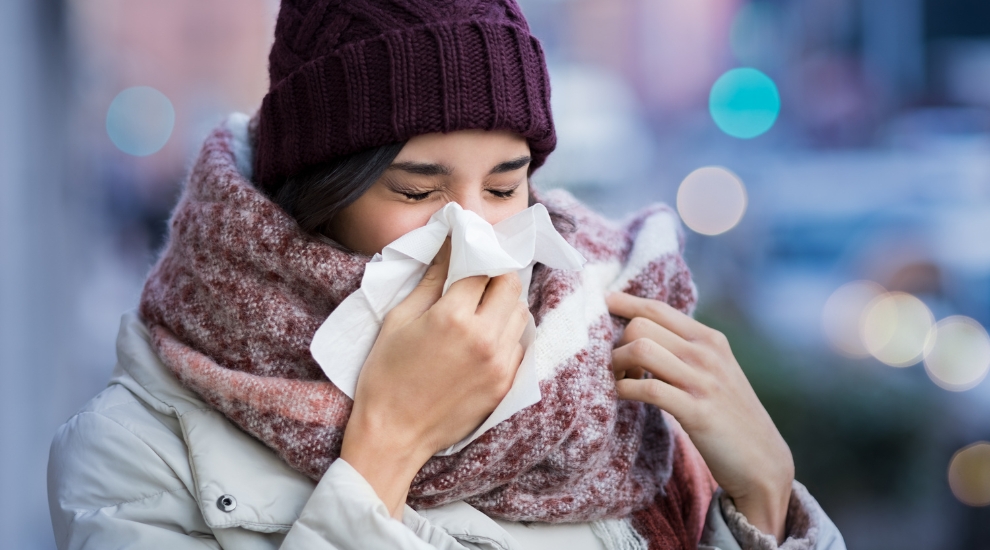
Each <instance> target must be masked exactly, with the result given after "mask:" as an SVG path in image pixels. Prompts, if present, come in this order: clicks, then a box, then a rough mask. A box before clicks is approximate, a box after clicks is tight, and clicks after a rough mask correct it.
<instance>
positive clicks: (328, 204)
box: [272, 142, 405, 237]
mask: <svg viewBox="0 0 990 550" xmlns="http://www.w3.org/2000/svg"><path fill="white" fill-rule="evenodd" d="M403 145H405V143H404V142H403V143H392V144H389V145H382V146H379V147H372V148H371V149H365V150H363V151H358V152H357V153H354V154H351V155H346V156H343V157H338V158H335V159H333V160H330V161H328V162H324V163H322V164H317V165H314V166H311V167H309V168H307V169H305V170H303V171H302V172H300V173H298V174H296V175H294V176H290V177H288V178H286V180H285V183H283V184H282V186H281V187H279V188H278V190H277V191H276V192H275V194H274V195H273V196H272V200H273V201H274V202H275V204H277V205H279V206H281V207H282V209H283V210H285V211H286V212H287V213H288V214H289V215H290V216H292V217H293V218H295V219H296V221H297V222H298V223H299V226H300V227H301V228H302V229H303V231H306V232H307V233H314V234H320V235H325V236H327V237H329V236H330V222H331V221H332V220H333V217H334V216H335V215H336V214H337V212H340V211H341V210H343V209H344V208H347V206H349V205H350V204H351V203H353V202H354V201H356V200H357V199H358V197H360V196H361V195H363V194H364V192H365V191H367V190H368V189H369V188H370V187H371V186H372V185H374V183H375V182H376V181H378V178H380V177H381V176H382V174H384V173H385V170H387V169H388V167H389V165H391V164H392V161H393V160H395V157H396V156H398V154H399V151H401V150H402V146H403Z"/></svg>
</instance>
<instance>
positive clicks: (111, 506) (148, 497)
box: [96, 487, 189, 512]
mask: <svg viewBox="0 0 990 550" xmlns="http://www.w3.org/2000/svg"><path fill="white" fill-rule="evenodd" d="M179 491H186V488H185V487H176V488H175V489H163V490H161V491H158V492H157V493H154V494H150V495H145V496H143V497H138V498H135V499H133V500H125V501H122V502H117V503H114V504H107V505H106V506H101V507H99V508H96V511H97V512H99V511H100V510H106V509H107V508H116V507H118V506H125V505H127V504H136V503H138V502H141V501H142V500H148V499H150V498H155V497H160V496H162V495H167V494H171V493H177V492H179ZM186 492H187V493H188V492H189V491H186Z"/></svg>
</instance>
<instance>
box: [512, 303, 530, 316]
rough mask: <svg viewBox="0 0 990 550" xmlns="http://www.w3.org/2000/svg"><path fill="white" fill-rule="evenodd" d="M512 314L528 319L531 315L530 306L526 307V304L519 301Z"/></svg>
mask: <svg viewBox="0 0 990 550" xmlns="http://www.w3.org/2000/svg"><path fill="white" fill-rule="evenodd" d="M512 314H513V315H515V316H516V317H520V318H521V319H522V320H526V319H527V318H528V317H529V308H528V307H526V304H524V303H522V302H517V303H516V307H515V309H514V310H513V312H512Z"/></svg>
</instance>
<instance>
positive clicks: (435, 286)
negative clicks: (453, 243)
mask: <svg viewBox="0 0 990 550" xmlns="http://www.w3.org/2000/svg"><path fill="white" fill-rule="evenodd" d="M449 267H450V238H449V237H448V238H447V240H446V241H444V243H443V245H441V246H440V251H439V252H437V255H436V257H435V258H433V263H431V264H430V266H429V267H427V268H426V274H425V275H423V280H421V281H420V282H419V284H418V285H416V288H414V289H413V291H412V292H411V293H410V294H409V296H407V297H406V299H405V300H403V301H402V303H401V304H399V305H398V306H397V307H395V308H394V309H395V310H399V312H402V313H408V315H409V316H410V317H411V318H413V319H415V318H416V317H419V316H420V315H422V314H423V313H424V312H425V311H426V310H428V309H430V307H431V306H433V304H435V303H436V302H437V300H439V299H440V296H441V295H442V294H443V284H444V282H446V280H447V271H448V269H449ZM393 311H394V310H393Z"/></svg>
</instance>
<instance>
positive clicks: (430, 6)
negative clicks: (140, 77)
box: [255, 0, 557, 191]
mask: <svg viewBox="0 0 990 550" xmlns="http://www.w3.org/2000/svg"><path fill="white" fill-rule="evenodd" d="M269 74H270V76H271V88H270V89H269V91H268V95H267V96H265V99H264V101H263V102H262V104H261V110H260V111H259V114H258V128H257V134H256V139H257V143H256V151H257V152H256V156H255V174H256V179H257V182H258V184H259V186H260V187H261V188H263V189H267V190H269V191H271V190H273V189H275V188H277V187H278V186H280V185H281V183H282V182H283V181H284V180H285V178H286V177H288V176H290V175H293V174H296V173H297V172H299V171H301V170H302V169H304V168H307V167H309V166H312V165H315V164H319V163H322V162H326V161H328V160H330V159H332V158H334V157H338V156H342V155H347V154H350V153H355V152H358V151H361V150H363V149H367V148H370V147H376V146H380V145H386V144H389V143H397V142H401V141H405V140H407V139H409V138H411V137H413V136H416V135H420V134H427V133H433V132H452V131H456V130H466V129H483V130H508V131H511V132H514V133H516V134H519V135H521V136H523V137H525V138H526V139H527V140H528V141H529V146H530V150H531V154H532V157H533V162H532V165H531V170H532V169H535V168H536V167H538V166H540V165H541V164H543V161H544V160H546V157H547V155H548V154H550V152H551V151H553V148H554V146H555V145H556V141H557V138H556V135H555V134H554V128H553V119H552V117H551V114H550V79H549V76H548V75H547V69H546V62H545V61H544V57H543V50H542V48H541V47H540V43H539V42H538V41H537V40H536V38H534V37H533V36H532V35H531V34H530V33H529V26H528V25H527V24H526V20H525V19H524V18H523V15H522V11H521V10H520V9H519V6H517V5H516V3H515V1H514V0H282V8H281V10H280V11H279V14H278V22H277V24H276V26H275V43H274V45H273V46H272V52H271V55H270V57H269Z"/></svg>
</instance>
